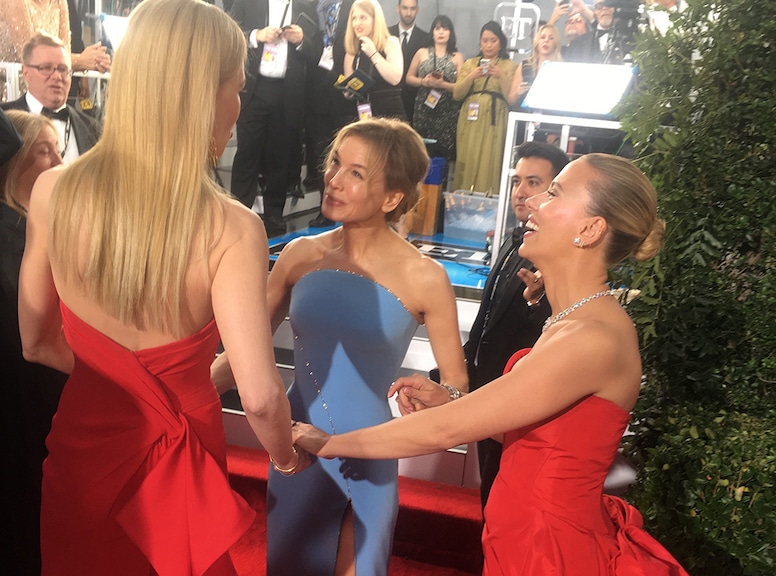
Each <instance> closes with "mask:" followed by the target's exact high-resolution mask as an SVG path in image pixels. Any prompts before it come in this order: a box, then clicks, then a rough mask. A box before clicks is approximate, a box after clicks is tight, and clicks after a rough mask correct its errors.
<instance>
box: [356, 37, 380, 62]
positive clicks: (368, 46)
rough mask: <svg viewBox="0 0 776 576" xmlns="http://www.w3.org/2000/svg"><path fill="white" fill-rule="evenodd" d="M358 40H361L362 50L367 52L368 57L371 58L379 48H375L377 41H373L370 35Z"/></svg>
mask: <svg viewBox="0 0 776 576" xmlns="http://www.w3.org/2000/svg"><path fill="white" fill-rule="evenodd" d="M358 40H359V42H361V51H362V52H363V53H364V54H366V56H367V58H371V57H372V56H374V55H375V53H376V52H377V48H375V43H374V42H372V39H371V38H369V36H361V38H359V39H358Z"/></svg>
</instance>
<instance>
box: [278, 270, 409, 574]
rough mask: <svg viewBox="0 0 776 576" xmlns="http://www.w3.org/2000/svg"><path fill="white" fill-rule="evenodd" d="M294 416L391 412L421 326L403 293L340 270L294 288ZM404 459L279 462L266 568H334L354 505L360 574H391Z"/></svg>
mask: <svg viewBox="0 0 776 576" xmlns="http://www.w3.org/2000/svg"><path fill="white" fill-rule="evenodd" d="M289 318H290V322H291V327H292V328H293V331H294V359H295V364H296V367H295V381H294V383H293V384H292V386H291V387H290V388H289V390H288V398H289V401H290V402H291V414H292V417H293V419H294V420H300V421H303V422H310V423H312V424H314V425H315V426H317V427H319V428H321V429H322V430H325V431H328V432H332V433H342V432H347V431H349V430H355V429H357V428H363V427H365V426H372V425H374V424H379V423H381V422H385V421H387V420H389V419H390V418H391V411H390V408H389V406H388V401H387V399H386V394H387V392H388V387H389V386H390V384H391V382H392V381H393V380H394V379H395V378H396V376H397V374H398V372H399V369H400V367H401V363H402V360H403V359H404V355H405V354H406V352H407V348H408V347H409V344H410V340H411V339H412V336H413V334H414V333H415V330H416V328H417V326H418V323H417V321H416V319H415V318H414V317H413V316H412V314H410V312H409V311H408V310H407V309H406V308H405V307H404V305H403V304H402V303H401V302H400V301H399V299H398V298H397V297H396V296H395V295H393V294H392V293H391V292H389V291H388V290H387V289H385V288H384V287H382V286H380V285H379V284H376V283H375V282H373V281H372V280H369V279H368V278H365V277H363V276H359V275H357V274H353V273H350V272H344V271H340V270H317V271H314V272H310V273H308V274H306V275H305V276H303V277H302V278H301V279H300V280H299V281H298V282H297V283H296V285H295V286H294V288H293V291H292V293H291V305H290V310H289ZM397 485H398V464H397V461H396V460H359V459H353V458H341V459H334V460H325V459H314V462H313V465H312V466H311V467H310V468H309V469H307V470H305V471H304V472H302V473H300V474H298V475H296V476H293V477H284V476H281V475H280V474H279V473H277V472H275V471H274V470H272V471H270V476H269V484H268V490H267V574H268V576H282V575H285V574H288V575H293V576H298V575H300V574H305V575H315V576H318V575H326V574H333V573H334V564H335V560H336V554H337V542H338V539H339V531H340V525H341V523H342V518H343V515H344V513H345V511H346V509H347V506H348V503H350V504H351V505H352V508H353V518H354V529H355V548H356V573H357V574H358V575H360V576H380V575H384V574H386V573H387V568H388V560H389V558H390V554H391V543H392V535H393V528H394V525H395V522H396V514H397V511H398V490H397Z"/></svg>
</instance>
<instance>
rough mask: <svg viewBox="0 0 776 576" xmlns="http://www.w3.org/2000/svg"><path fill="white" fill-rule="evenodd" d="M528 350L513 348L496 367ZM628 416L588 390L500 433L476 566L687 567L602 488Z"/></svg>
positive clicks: (490, 569) (544, 574)
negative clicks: (481, 559)
mask: <svg viewBox="0 0 776 576" xmlns="http://www.w3.org/2000/svg"><path fill="white" fill-rule="evenodd" d="M527 353H528V350H521V351H519V352H517V353H516V354H515V355H514V356H513V357H512V359H511V360H510V362H509V363H508V364H507V367H506V369H505V371H504V372H505V373H509V371H510V370H511V369H512V367H513V366H514V365H515V364H516V362H517V360H519V359H520V358H522V357H523V356H525V355H526V354H527ZM629 420H630V413H628V412H626V411H625V410H623V409H622V408H621V407H619V406H617V405H616V404H614V403H612V402H610V401H609V400H604V399H603V398H600V397H599V396H594V395H593V396H588V397H586V398H584V399H582V400H580V401H579V402H577V403H576V404H574V405H573V406H570V407H569V408H567V409H566V410H564V411H563V412H561V413H560V414H558V415H556V416H555V417H553V418H551V419H549V420H547V421H544V422H539V423H537V424H534V425H531V426H526V427H525V428H522V429H520V430H513V431H511V432H507V433H506V434H504V450H503V452H502V455H501V468H500V472H499V474H498V476H497V477H496V480H495V482H494V483H493V488H492V490H491V493H490V496H489V498H488V505H487V507H486V508H485V528H484V530H483V534H482V546H483V551H484V556H485V568H484V570H483V575H492V574H510V575H511V574H515V575H518V574H519V575H520V576H550V575H553V574H557V575H558V576H560V575H563V576H591V575H596V574H602V575H603V574H615V575H617V576H647V575H649V576H680V575H684V574H686V573H685V572H684V570H683V569H682V568H681V567H680V566H679V565H678V564H677V563H676V561H675V560H674V559H673V558H672V557H671V556H670V554H668V552H666V550H665V549H664V548H663V547H662V546H661V545H660V544H659V543H658V542H657V541H656V540H655V539H654V538H652V537H651V536H650V535H649V534H647V533H646V532H645V531H644V530H642V529H641V526H642V520H641V515H640V514H639V512H638V510H636V509H635V508H634V507H633V506H631V505H630V504H628V503H627V502H625V501H623V500H622V499H620V498H616V497H614V496H609V495H605V494H603V490H604V480H605V479H606V475H607V473H608V472H609V468H610V467H611V465H612V461H613V460H614V456H615V453H616V452H617V447H618V446H619V444H620V439H621V438H622V435H623V432H625V427H626V426H627V425H628V421H629Z"/></svg>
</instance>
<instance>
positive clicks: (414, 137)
mask: <svg viewBox="0 0 776 576" xmlns="http://www.w3.org/2000/svg"><path fill="white" fill-rule="evenodd" d="M347 138H359V139H360V140H361V141H362V142H364V143H365V144H366V149H367V171H368V174H367V181H368V182H374V181H377V180H378V179H382V180H383V183H384V184H385V189H386V191H392V190H398V191H399V192H402V193H403V194H404V198H402V200H401V202H399V205H398V206H396V208H394V209H393V210H392V211H391V212H389V213H388V214H387V215H386V220H387V221H388V222H389V223H393V222H397V221H398V220H399V218H400V217H401V216H402V215H403V214H406V213H407V212H408V211H409V210H411V209H412V208H413V207H414V206H415V204H417V203H418V200H419V199H420V184H421V182H422V181H423V179H424V178H425V177H426V173H427V172H428V166H429V163H430V160H429V157H428V153H427V152H426V146H425V144H423V140H422V139H421V137H420V136H419V135H418V133H417V132H415V131H414V130H413V129H412V128H410V126H409V124H407V123H406V122H402V121H400V120H396V119H394V118H371V119H368V120H359V121H358V122H354V123H352V124H348V125H347V126H345V127H344V128H342V130H340V131H339V133H338V134H337V137H336V138H335V139H334V142H332V145H331V147H330V148H329V153H328V155H327V158H326V169H328V168H329V166H331V164H332V162H333V160H334V153H335V152H336V151H337V150H339V149H340V147H341V146H342V143H343V142H344V141H345V140H346V139H347Z"/></svg>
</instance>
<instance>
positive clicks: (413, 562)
mask: <svg viewBox="0 0 776 576" xmlns="http://www.w3.org/2000/svg"><path fill="white" fill-rule="evenodd" d="M227 461H228V467H229V477H230V481H231V483H232V487H233V488H234V489H235V490H236V491H237V492H239V493H240V495H242V497H243V498H245V500H246V501H247V502H248V504H250V505H251V506H252V507H253V508H254V510H256V512H257V514H256V521H255V522H254V523H253V526H252V527H251V529H250V530H249V531H248V532H247V533H246V534H245V536H243V538H242V539H241V540H240V541H239V542H237V543H236V544H235V545H234V546H233V547H232V549H231V550H230V553H231V556H232V560H233V562H234V565H235V567H236V568H237V572H238V573H239V574H240V576H266V570H265V542H266V526H265V520H264V514H265V511H266V509H265V501H266V489H267V483H266V482H267V468H268V464H269V461H268V458H267V453H266V452H264V451H261V450H255V449H251V448H243V447H238V446H229V450H228V456H227ZM399 506H400V508H399V517H398V520H397V522H396V532H395V534H394V541H393V556H392V557H391V563H390V565H389V567H388V574H389V576H469V575H470V574H478V573H479V572H480V567H481V558H480V554H481V552H480V534H481V532H482V520H481V514H480V496H479V492H478V491H477V490H471V489H468V488H458V487H455V486H448V485H446V484H437V483H434V482H426V481H424V480H415V479H412V478H404V477H400V478H399ZM300 576H304V575H300Z"/></svg>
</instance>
